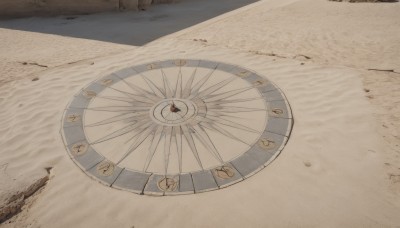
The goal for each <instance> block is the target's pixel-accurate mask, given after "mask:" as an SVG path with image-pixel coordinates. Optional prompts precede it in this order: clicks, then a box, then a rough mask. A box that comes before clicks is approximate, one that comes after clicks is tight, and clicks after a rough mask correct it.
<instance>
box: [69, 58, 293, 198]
mask: <svg viewBox="0 0 400 228" xmlns="http://www.w3.org/2000/svg"><path fill="white" fill-rule="evenodd" d="M291 127H292V116H291V111H290V107H289V105H288V103H287V101H286V99H285V96H284V95H283V93H282V92H281V91H280V90H279V89H278V88H277V87H276V86H275V85H274V84H273V83H271V82H270V81H268V80H267V79H266V78H265V77H262V76H259V75H258V74H256V73H254V72H252V71H249V70H247V69H244V68H242V67H239V66H234V65H230V64H225V63H220V62H214V61H205V60H184V59H178V60H165V61H156V62H152V63H147V64H142V65H137V66H132V67H128V68H125V69H122V70H120V71H117V72H114V73H112V74H110V75H107V76H105V77H103V78H100V79H98V80H96V81H94V82H93V83H91V84H89V85H88V86H87V87H85V88H84V89H82V90H81V91H80V92H79V93H78V94H77V95H76V96H75V97H74V98H73V100H72V101H71V103H70V104H69V105H68V107H67V109H66V111H65V114H64V118H63V131H62V134H63V137H64V142H65V144H66V147H67V150H68V152H69V153H70V156H71V158H72V159H73V160H74V161H75V162H76V163H77V164H78V165H79V166H80V168H81V169H82V170H84V171H85V172H86V173H87V174H88V175H90V176H92V177H94V178H95V179H97V180H99V181H101V182H102V183H104V184H107V185H109V186H112V187H115V188H119V189H125V190H128V191H132V192H136V193H139V194H142V193H144V194H149V195H173V194H190V193H198V192H204V191H209V190H215V189H219V188H223V187H226V186H229V185H231V184H234V183H237V182H239V181H241V180H243V179H245V178H247V177H249V176H251V175H253V174H254V173H256V172H257V171H259V170H260V169H262V168H263V167H264V166H265V165H267V164H269V163H270V162H271V161H272V160H273V159H274V158H275V157H276V156H277V155H278V154H279V153H280V151H281V150H282V149H283V146H284V145H285V144H286V142H287V139H288V137H289V135H290V131H291Z"/></svg>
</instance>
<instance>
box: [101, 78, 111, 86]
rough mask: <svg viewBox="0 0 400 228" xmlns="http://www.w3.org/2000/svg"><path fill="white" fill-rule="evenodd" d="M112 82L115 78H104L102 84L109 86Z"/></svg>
mask: <svg viewBox="0 0 400 228" xmlns="http://www.w3.org/2000/svg"><path fill="white" fill-rule="evenodd" d="M112 83H113V80H112V79H104V80H102V81H101V84H102V85H105V86H109V85H111V84H112Z"/></svg>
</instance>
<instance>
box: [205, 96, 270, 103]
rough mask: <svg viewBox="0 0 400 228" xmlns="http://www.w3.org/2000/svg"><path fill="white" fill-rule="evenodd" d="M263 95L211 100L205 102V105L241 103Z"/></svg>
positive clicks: (259, 98) (258, 98)
mask: <svg viewBox="0 0 400 228" xmlns="http://www.w3.org/2000/svg"><path fill="white" fill-rule="evenodd" d="M262 99H264V98H263V97H252V98H243V99H233V100H217V101H212V102H207V105H222V104H230V103H241V102H248V101H255V100H262Z"/></svg>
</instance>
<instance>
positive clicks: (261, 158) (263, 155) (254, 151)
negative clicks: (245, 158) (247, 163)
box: [246, 145, 274, 171]
mask: <svg viewBox="0 0 400 228" xmlns="http://www.w3.org/2000/svg"><path fill="white" fill-rule="evenodd" d="M246 154H248V155H249V156H250V157H251V158H252V159H254V160H256V161H257V163H258V164H259V166H260V168H263V165H264V164H265V163H267V162H268V161H269V159H271V157H272V156H273V155H274V154H272V153H268V152H267V151H264V150H262V149H260V148H259V147H258V146H255V145H254V146H253V147H252V148H250V150H248V151H247V152H246ZM256 170H257V171H258V170H259V169H256Z"/></svg>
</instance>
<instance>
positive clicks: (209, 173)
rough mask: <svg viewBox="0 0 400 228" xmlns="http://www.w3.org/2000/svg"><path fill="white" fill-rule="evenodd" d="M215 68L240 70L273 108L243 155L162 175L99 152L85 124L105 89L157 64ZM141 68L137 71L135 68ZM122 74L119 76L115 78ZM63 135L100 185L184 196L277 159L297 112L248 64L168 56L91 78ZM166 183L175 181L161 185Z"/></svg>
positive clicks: (69, 109)
mask: <svg viewBox="0 0 400 228" xmlns="http://www.w3.org/2000/svg"><path fill="white" fill-rule="evenodd" d="M180 66H186V67H195V66H197V67H202V68H209V69H212V68H215V67H216V66H218V67H217V68H216V69H217V70H221V71H224V72H226V73H230V74H234V75H236V76H238V77H240V78H242V79H244V80H246V81H247V82H249V83H250V84H252V85H253V86H254V87H255V88H257V89H258V91H259V92H260V94H261V95H262V97H263V98H264V101H265V103H266V105H267V107H268V118H267V124H266V127H265V129H264V131H263V132H262V133H261V135H260V137H259V138H258V140H257V141H256V142H255V143H254V144H253V145H252V146H251V148H250V149H249V150H247V151H246V152H245V153H243V154H242V155H240V156H238V157H236V158H233V159H232V160H230V161H228V162H226V163H225V164H223V165H222V166H218V167H214V168H211V169H207V170H202V171H196V172H190V173H180V174H176V175H168V176H164V175H160V174H154V173H150V172H141V171H136V170H131V169H128V168H123V167H119V166H116V165H114V164H113V163H112V162H110V161H108V160H107V158H105V157H104V156H102V155H101V154H99V153H97V152H96V151H95V149H94V148H93V147H91V146H90V144H89V142H88V140H87V139H86V136H85V133H84V129H83V123H84V120H83V118H84V116H85V115H84V112H85V108H86V107H88V105H89V104H90V102H91V101H92V100H93V98H94V97H96V95H97V94H99V93H100V92H101V91H102V90H103V89H105V88H107V86H110V85H112V84H114V83H116V82H118V81H119V80H121V79H123V78H127V77H134V76H136V75H139V74H140V73H142V72H144V71H147V70H153V69H157V68H161V67H162V68H169V67H180ZM132 69H135V70H132ZM115 75H117V76H115ZM61 122H62V127H61V129H60V133H61V136H62V139H63V143H64V145H65V148H66V150H67V152H68V154H69V156H70V157H71V159H72V160H73V161H74V162H75V163H76V165H78V166H79V168H80V169H81V170H82V171H83V172H84V173H85V174H87V175H88V176H90V177H91V178H93V179H95V180H97V181H99V182H100V183H102V184H104V185H106V186H109V187H112V188H116V189H120V190H126V191H130V192H134V193H137V194H140V195H143V194H144V195H155V196H167V195H182V194H195V193H201V192H207V191H212V190H217V189H222V188H225V187H228V186H230V185H233V184H236V183H238V182H240V181H243V180H244V179H247V178H249V177H250V176H252V175H254V174H256V173H257V172H259V171H260V170H262V169H263V168H265V167H266V166H267V165H269V164H270V163H271V162H272V161H274V160H275V159H276V158H277V157H278V156H279V155H280V153H281V151H282V150H283V148H284V147H285V145H286V143H287V141H288V139H289V137H290V134H291V131H292V128H293V124H294V121H293V115H292V110H291V108H290V105H289V102H288V101H287V99H286V96H285V95H284V93H283V92H282V91H281V90H280V89H279V88H278V87H277V86H276V85H275V84H274V83H272V82H270V81H269V80H268V79H267V78H266V77H263V76H260V75H259V74H257V73H256V72H254V71H252V70H249V69H246V68H244V67H241V66H238V65H233V64H227V63H222V62H216V61H210V60H199V59H168V60H162V61H153V62H149V63H144V64H140V65H135V66H132V67H127V68H124V69H121V70H118V71H116V72H113V73H110V74H108V75H106V76H104V77H102V78H100V79H96V80H94V81H92V82H90V83H89V84H88V85H87V86H86V87H84V88H83V89H81V90H80V91H79V92H77V93H76V94H75V95H74V97H73V98H72V100H71V101H70V102H69V103H68V105H67V106H66V108H65V111H64V114H63V117H62V121H61ZM160 183H172V184H171V185H167V186H166V187H165V186H164V187H163V188H161V187H160Z"/></svg>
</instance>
